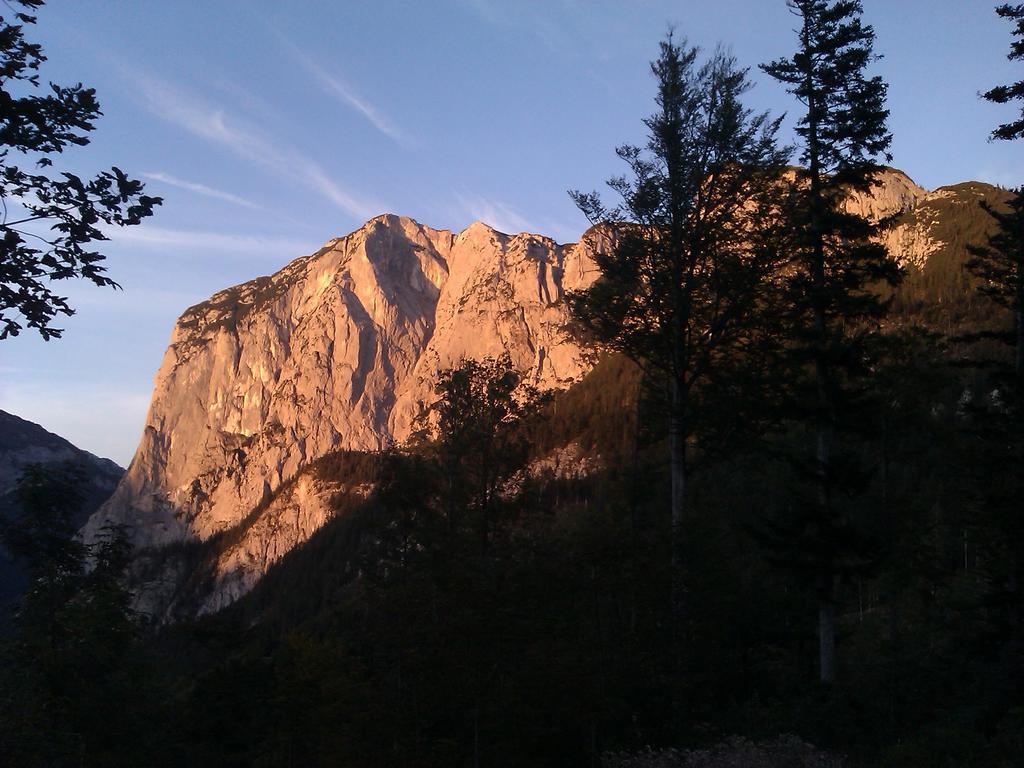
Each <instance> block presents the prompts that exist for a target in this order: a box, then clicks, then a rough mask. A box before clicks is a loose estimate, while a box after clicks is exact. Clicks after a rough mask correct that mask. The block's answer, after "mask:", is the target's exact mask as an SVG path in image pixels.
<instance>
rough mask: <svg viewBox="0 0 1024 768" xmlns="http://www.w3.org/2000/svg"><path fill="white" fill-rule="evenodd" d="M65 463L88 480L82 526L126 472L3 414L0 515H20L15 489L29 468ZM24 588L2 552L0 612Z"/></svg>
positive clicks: (0, 427)
mask: <svg viewBox="0 0 1024 768" xmlns="http://www.w3.org/2000/svg"><path fill="white" fill-rule="evenodd" d="M64 463H70V464H73V465H75V466H77V467H80V468H81V469H82V471H83V474H84V477H85V487H84V488H83V489H82V490H83V495H84V500H83V503H82V507H81V509H80V510H79V511H78V513H77V514H76V516H75V518H74V523H75V527H80V526H81V525H83V524H84V523H85V521H86V520H87V519H88V518H89V516H90V515H92V513H93V512H95V511H96V510H97V508H99V506H100V505H101V504H102V503H103V502H104V501H106V500H107V499H108V498H110V495H111V494H112V493H113V492H114V489H115V488H116V487H117V484H118V482H119V481H120V480H121V477H122V476H123V475H124V469H123V468H121V467H119V466H118V465H117V464H115V463H114V462H113V461H111V460H110V459H102V458H100V457H98V456H94V455H93V454H91V453H89V452H88V451H83V450H82V449H81V448H77V447H75V446H74V445H72V444H71V443H69V442H68V441H67V440H65V439H64V438H63V437H60V436H59V435H55V434H53V433H52V432H48V431H47V430H45V429H43V428H42V427H41V426H39V425H38V424H34V423H33V422H31V421H26V420H25V419H22V418H19V417H17V416H15V415H13V414H10V413H7V412H6V411H0V515H2V516H3V517H5V518H10V517H11V516H12V515H16V514H18V511H19V510H18V506H17V502H16V501H15V498H14V489H15V485H16V483H17V481H18V478H19V477H20V476H21V473H22V470H24V468H25V467H26V466H27V465H29V464H44V465H45V464H52V465H56V464H64ZM23 588H24V577H23V574H22V572H21V570H20V569H19V568H18V567H17V565H16V564H15V563H14V562H12V561H11V559H10V557H9V556H8V555H7V553H6V552H4V551H3V550H2V549H0V610H2V606H3V605H6V604H7V603H9V602H10V600H11V599H12V598H13V597H15V596H16V595H18V594H19V593H20V592H21V590H22V589H23Z"/></svg>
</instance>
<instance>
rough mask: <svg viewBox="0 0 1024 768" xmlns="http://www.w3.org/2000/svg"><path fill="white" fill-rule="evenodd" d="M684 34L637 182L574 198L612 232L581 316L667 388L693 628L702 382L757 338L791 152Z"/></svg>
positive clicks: (675, 514) (665, 70)
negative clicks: (694, 443)
mask: <svg viewBox="0 0 1024 768" xmlns="http://www.w3.org/2000/svg"><path fill="white" fill-rule="evenodd" d="M698 57H699V51H698V49H697V48H691V47H687V46H686V45H685V44H682V45H679V44H676V42H675V41H674V40H673V37H672V35H669V36H668V38H667V39H666V40H665V41H663V42H662V43H661V54H660V56H659V57H658V59H657V60H656V61H654V62H653V63H652V64H651V70H652V72H653V74H654V76H655V79H656V80H657V85H658V94H657V98H656V103H657V107H658V111H657V112H655V113H654V114H653V115H651V117H649V118H648V119H647V120H645V124H646V126H647V128H648V129H649V131H650V134H649V139H648V143H647V148H646V151H644V150H642V149H640V148H639V147H634V146H628V145H626V146H622V147H620V148H619V149H618V150H617V152H618V155H619V157H621V158H622V159H623V160H624V161H625V162H626V164H627V165H628V166H629V170H630V172H631V177H630V178H627V177H625V176H622V177H619V178H615V179H612V180H611V181H609V186H610V187H611V188H612V189H613V190H614V191H615V192H616V193H617V194H618V195H619V196H620V197H621V198H622V202H621V204H619V205H618V206H616V207H614V208H611V209H608V208H605V206H604V205H603V204H602V202H601V199H600V197H599V195H598V194H597V193H589V194H583V193H580V192H573V193H571V194H572V196H573V199H574V200H575V201H576V204H577V205H578V206H579V207H580V209H581V210H582V211H583V213H584V214H586V216H587V218H589V219H590V220H591V222H593V223H595V224H601V225H602V226H603V230H604V231H605V232H610V233H611V235H612V237H611V242H612V245H611V246H610V247H608V248H606V249H604V250H603V251H602V252H599V253H597V254H596V256H595V261H596V262H597V266H598V267H599V269H600V272H601V276H600V279H599V280H598V281H597V282H596V283H595V284H594V285H593V286H592V287H591V288H590V289H589V290H586V291H583V292H580V293H577V294H575V295H571V296H570V297H569V300H570V305H571V308H572V311H573V313H574V315H575V317H576V318H578V319H579V320H580V321H581V323H582V324H583V325H584V326H585V328H586V329H588V330H589V331H590V333H591V334H592V335H593V336H594V337H595V338H596V340H597V341H598V342H599V343H600V344H602V345H604V346H605V347H607V348H609V349H613V350H617V351H620V352H622V353H624V354H626V355H627V356H629V357H630V358H632V359H633V360H635V361H637V362H638V363H640V365H641V366H642V367H644V368H645V369H646V370H647V371H650V372H655V373H657V374H658V375H659V376H660V378H661V379H662V380H664V381H665V382H667V400H668V424H667V430H666V431H667V433H668V438H669V454H670V464H671V502H670V503H671V513H670V514H671V524H672V537H671V538H672V547H671V551H672V555H671V557H672V572H673V580H672V585H673V586H672V606H673V616H674V617H675V620H674V624H675V627H676V630H678V631H680V632H681V631H683V626H684V625H685V622H686V584H685V571H686V566H685V562H684V560H685V548H686V546H685V545H686V530H685V519H686V514H687V513H686V506H687V482H688V472H689V469H690V467H689V464H688V457H687V443H688V441H689V440H690V439H691V438H692V437H693V436H694V433H695V430H696V424H697V418H698V416H699V412H700V409H701V403H702V398H703V392H702V387H706V386H707V385H708V382H709V381H711V380H712V379H714V378H715V377H716V376H719V375H720V374H721V373H722V371H723V369H724V368H725V367H728V366H730V365H732V364H733V363H734V362H735V361H736V359H737V357H738V356H741V355H742V352H743V350H744V348H745V346H746V344H747V343H748V341H749V331H750V326H751V323H752V321H753V320H754V319H755V318H756V317H757V315H758V312H757V309H758V303H759V302H760V301H761V300H762V298H763V288H764V286H765V284H766V282H767V281H768V279H769V278H770V276H771V275H772V274H773V273H774V271H775V268H776V266H777V261H776V258H775V257H776V254H775V252H774V251H773V250H772V248H771V247H770V245H771V242H772V240H771V238H770V237H767V236H766V233H768V231H769V230H770V227H771V223H772V222H774V221H777V213H778V211H777V208H776V206H777V200H776V198H775V195H774V192H775V190H776V189H777V188H778V185H777V183H776V182H777V180H778V178H779V176H780V174H781V171H782V168H783V166H784V163H785V161H786V159H787V155H788V153H787V152H786V151H783V150H780V149H779V148H778V147H777V145H776V133H777V130H778V126H779V122H778V121H773V120H770V119H769V118H768V116H767V115H766V114H758V115H755V114H753V113H752V112H751V111H750V110H749V109H746V108H745V107H744V106H743V104H742V102H741V97H742V96H743V94H744V93H745V92H746V91H747V90H748V89H749V88H750V83H749V80H748V77H747V70H746V69H742V68H740V67H738V66H737V64H736V61H735V60H734V59H733V58H732V57H731V56H729V55H727V54H726V53H724V52H723V51H722V50H717V51H715V52H714V53H713V54H712V55H711V56H709V57H708V58H707V60H706V62H704V63H703V64H701V63H699V62H698Z"/></svg>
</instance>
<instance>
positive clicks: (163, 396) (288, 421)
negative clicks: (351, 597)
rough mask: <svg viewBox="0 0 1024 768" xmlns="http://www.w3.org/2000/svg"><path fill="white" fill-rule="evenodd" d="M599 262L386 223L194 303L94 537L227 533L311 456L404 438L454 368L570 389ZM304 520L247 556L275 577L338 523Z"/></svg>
mask: <svg viewBox="0 0 1024 768" xmlns="http://www.w3.org/2000/svg"><path fill="white" fill-rule="evenodd" d="M584 251H585V249H584V248H580V247H577V246H560V245H558V244H556V243H555V242H554V241H552V240H550V239H548V238H544V237H540V236H537V235H529V234H519V235H514V236H509V235H505V234H502V233H500V232H496V231H495V230H493V229H491V228H490V227H488V226H486V225H484V224H481V223H476V224H473V225H472V226H470V227H469V228H468V229H466V230H464V231H463V232H461V233H458V234H453V233H451V232H447V231H442V230H434V229H430V228H429V227H425V226H423V225H421V224H418V223H417V222H415V221H412V220H411V219H407V218H402V217H398V216H390V215H387V216H380V217H377V218H375V219H372V220H371V221H369V222H367V224H366V225H364V226H363V227H362V228H360V229H359V230H357V231H355V232H353V233H352V234H350V235H348V236H346V237H343V238H339V239H336V240H332V241H330V242H329V243H327V245H325V246H324V247H323V248H322V249H321V250H320V251H318V252H317V253H315V254H313V255H312V256H307V257H305V258H301V259H298V260H296V261H294V262H292V263H291V264H289V265H288V266H287V267H285V268H284V269H282V270H281V271H280V272H278V273H276V274H275V275H273V276H271V277H266V278H259V279H257V280H254V281H252V282H249V283H245V284H243V285H240V286H236V287H234V288H231V289H228V290H226V291H222V292H220V293H217V294H215V295H214V296H213V297H211V298H210V300H209V301H207V302H204V303H203V304H199V305H197V306H195V307H191V308H190V309H188V310H187V311H186V312H185V313H184V314H183V315H182V316H181V317H180V319H179V320H178V323H177V325H176V327H175V329H174V332H173V334H172V337H171V344H170V347H169V348H168V350H167V353H166V355H165V356H164V360H163V363H162V365H161V367H160V370H159V371H158V373H157V376H156V386H155V392H154V396H153V401H152V404H151V406H150V409H149V414H148V416H147V419H146V426H145V430H144V434H143V437H142V441H141V443H140V445H139V448H138V450H137V452H136V455H135V458H134V459H133V461H132V463H131V466H130V467H129V470H128V473H127V475H126V476H125V478H124V480H123V482H122V483H121V484H120V486H119V487H118V489H117V491H116V493H115V494H114V496H113V497H112V498H111V499H110V501H109V502H108V503H107V504H106V505H105V506H104V507H103V508H102V509H101V510H100V511H99V512H98V513H97V514H96V515H94V516H93V518H92V519H91V520H90V521H89V522H88V524H87V525H86V526H85V528H84V530H83V535H84V536H85V537H86V538H87V539H88V538H89V537H91V536H94V535H95V533H96V532H97V531H98V530H99V529H100V528H101V527H102V526H103V525H104V524H106V523H107V522H111V521H112V522H117V523H122V524H125V525H127V526H128V530H129V531H130V532H131V536H132V540H133V543H134V544H135V546H136V547H138V548H147V547H157V546H160V545H164V544H167V543H170V542H177V541H187V540H195V539H199V540H206V539H209V538H210V537H212V536H214V535H216V534H220V533H223V532H225V531H228V530H230V529H232V528H234V527H236V526H238V525H239V524H240V523H241V522H242V521H243V520H244V519H245V518H246V516H247V515H248V514H249V513H250V512H251V511H252V510H253V509H255V508H257V507H258V506H260V505H261V504H263V505H264V506H265V505H266V503H267V502H268V501H269V500H271V499H272V498H274V500H275V503H278V500H277V499H276V493H277V491H278V489H280V488H281V487H282V486H283V485H284V484H285V483H286V482H287V481H288V480H289V479H290V478H292V477H294V476H295V475H296V473H297V471H298V470H299V468H300V467H302V466H304V465H306V464H307V463H309V462H311V461H312V460H314V459H316V458H318V457H320V456H323V455H325V454H327V453H329V452H331V451H336V450H339V449H352V450H369V451H372V450H377V449H380V448H383V447H384V446H386V445H388V444H389V443H392V442H396V441H399V442H400V441H402V440H403V439H404V438H406V437H407V436H408V434H409V432H410V429H411V426H412V422H413V419H414V418H415V416H416V414H417V413H418V412H419V410H420V409H421V407H422V405H423V403H424V402H427V401H429V399H430V398H431V397H432V390H433V385H434V382H435V380H436V376H437V373H438V371H440V370H441V369H443V368H445V367H451V366H454V365H456V364H457V363H458V362H459V360H460V359H461V358H463V357H476V358H480V357H483V356H486V355H498V354H501V353H504V352H507V353H508V354H509V355H510V356H511V358H512V361H513V363H514V364H515V366H516V367H517V369H518V370H519V371H520V372H521V373H522V374H524V375H525V376H526V377H528V378H529V379H530V380H532V381H533V382H535V383H536V384H538V385H539V386H541V387H557V386H566V385H568V384H570V383H571V382H572V381H574V380H575V379H576V378H578V377H579V376H580V375H581V374H582V373H583V372H584V371H585V370H586V364H585V361H584V358H583V355H582V353H581V350H580V349H579V348H578V347H577V346H576V345H575V344H573V343H572V342H571V341H570V340H569V339H568V338H567V336H566V333H565V331H564V329H563V326H564V324H565V321H566V320H567V316H566V312H565V308H564V306H563V302H562V301H561V300H562V297H563V295H564V292H565V291H566V290H571V289H574V288H579V287H583V286H585V285H586V284H587V283H588V281H589V280H591V279H593V270H592V268H591V266H590V261H589V259H588V258H587V257H586V255H585V252H584ZM314 495H315V494H314ZM302 506H303V509H308V508H309V505H302ZM274 514H278V513H277V512H275V513H274ZM301 514H307V515H310V514H311V515H312V518H311V519H310V520H308V521H306V522H305V523H304V524H302V525H298V526H297V527H295V526H293V528H294V531H293V532H290V533H288V534H287V535H285V538H284V539H283V540H282V541H281V542H280V543H268V541H269V539H273V538H274V537H276V536H278V532H279V531H280V530H281V526H280V525H277V526H274V527H273V530H272V531H270V532H268V530H269V529H268V528H267V527H266V526H265V525H260V526H250V527H248V528H247V536H248V537H249V543H248V544H246V545H245V547H243V548H245V549H247V550H249V553H248V555H247V556H246V557H247V558H248V559H249V560H252V559H253V556H254V555H253V553H254V552H259V553H267V554H260V556H259V557H258V558H256V559H257V560H259V561H260V562H259V565H258V568H259V569H260V570H262V569H265V567H266V563H267V562H269V561H272V560H273V559H275V558H276V556H278V555H279V554H280V552H281V551H282V550H286V549H287V548H288V547H290V546H292V545H293V544H294V543H296V542H298V541H301V540H303V539H304V538H306V537H308V536H309V534H310V533H311V532H312V531H313V530H315V529H316V527H318V525H319V524H322V522H323V517H324V516H325V515H326V514H327V512H326V511H323V510H322V511H321V512H318V513H313V512H302V513H301ZM313 518H315V519H313ZM253 537H255V539H254V538H253Z"/></svg>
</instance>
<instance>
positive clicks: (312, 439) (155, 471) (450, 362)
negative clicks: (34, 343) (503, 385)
mask: <svg viewBox="0 0 1024 768" xmlns="http://www.w3.org/2000/svg"><path fill="white" fill-rule="evenodd" d="M967 184H968V185H971V184H974V185H976V187H977V188H978V189H982V188H983V189H982V193H983V196H984V195H986V194H987V195H990V196H995V195H997V193H998V190H997V189H996V188H994V187H989V186H988V185H981V184H980V183H976V182H970V183H967ZM953 186H959V185H953ZM951 194H955V193H951V192H949V191H948V189H947V188H940V189H939V190H935V191H933V192H929V191H927V190H924V189H923V188H921V187H919V186H917V185H916V184H914V182H913V181H912V180H911V179H910V178H909V176H907V175H906V174H904V173H903V172H900V171H895V170H890V171H885V172H884V173H883V174H882V175H881V176H880V184H879V185H878V186H876V188H875V189H874V190H873V191H872V193H871V194H870V195H864V194H860V193H858V195H854V196H852V199H851V203H850V204H851V206H852V207H854V208H855V209H857V210H858V211H860V212H861V213H863V214H865V215H868V216H871V217H873V218H876V219H882V218H887V217H896V219H897V220H896V224H895V226H894V227H892V228H891V229H889V230H888V231H887V232H886V233H885V235H884V236H883V239H884V241H885V242H886V243H887V244H888V245H890V247H891V248H893V249H894V250H898V252H899V254H900V256H901V260H902V261H903V263H904V264H906V265H907V266H908V268H910V269H912V270H922V269H924V267H925V266H926V265H927V262H928V258H929V255H930V254H931V253H933V252H935V242H934V240H933V239H931V238H930V235H929V232H930V231H931V228H932V227H933V226H934V222H932V221H931V219H921V218H920V217H915V212H920V211H922V210H925V212H926V213H927V206H928V205H929V204H931V203H933V202H935V201H939V202H941V201H944V200H947V198H949V197H950V195H951ZM952 226H953V228H954V229H955V227H956V226H957V225H956V223H955V222H954V224H953V225H952ZM609 245H610V243H609V241H608V240H607V234H606V233H605V231H604V230H602V229H600V228H591V229H590V230H588V232H587V233H584V236H583V237H582V238H581V240H580V242H579V243H569V244H558V243H556V242H555V241H554V240H552V239H551V238H547V237H544V236H542V235H537V234H531V233H518V234H512V235H509V234H505V233H502V232H499V231H497V230H495V229H494V228H492V227H490V226H488V225H486V224H484V223H482V222H474V223H473V224H471V225H470V226H468V227H467V228H465V229H464V230H462V231H461V232H458V233H453V232H451V231H450V230H443V229H433V228H431V227H428V226H425V225H423V224H420V223H419V222H416V221H415V220H413V219H410V218H407V217H402V216H397V215H395V214H382V215H379V216H376V217H374V218H372V219H370V220H369V221H368V222H366V224H364V225H363V226H362V227H360V228H358V229H356V230H354V231H353V232H351V233H350V234H348V235H346V236H344V237H338V238H333V239H331V240H329V241H328V242H327V243H326V244H325V245H324V246H323V247H322V248H320V249H319V250H318V251H316V252H315V253H313V254H310V255H308V256H303V257H300V258H298V259H296V260H294V261H292V262H290V263H289V264H288V265H286V266H285V267H284V268H282V269H281V270H279V271H278V272H276V273H274V274H273V275H270V276H265V277H260V278H256V279H254V280H251V281H248V282H245V283H241V284H239V285H236V286H233V287H230V288H228V289H225V290H223V291H218V292H217V293H215V294H214V295H213V296H211V298H210V299H209V300H207V301H206V302H200V303H199V304H196V305H193V306H192V307H190V308H188V309H187V310H186V311H185V312H184V313H182V315H181V317H180V318H179V320H178V322H177V324H176V325H175V328H174V331H173V333H172V337H171V343H170V345H169V347H168V350H167V352H166V354H165V357H164V361H163V363H162V365H161V367H160V370H159V371H158V373H157V376H156V382H155V388H154V397H153V402H152V404H151V406H150V410H149V413H148V414H147V419H146V427H145V430H144V434H143V438H142V441H141V443H140V446H139V449H138V451H137V453H136V455H135V458H134V459H133V460H132V463H131V466H130V467H129V470H128V473H127V474H126V476H125V477H124V479H123V480H122V482H121V483H120V485H119V486H118V488H117V490H116V491H115V493H114V495H113V496H112V498H111V499H110V500H109V501H108V502H107V504H105V505H104V506H103V507H102V508H101V509H100V510H99V511H98V512H97V513H96V514H95V515H94V516H93V518H91V519H90V521H89V522H88V523H87V525H86V526H85V528H84V529H83V535H84V536H85V537H86V539H89V538H90V537H93V536H95V535H96V533H97V532H98V531H99V530H100V528H102V526H103V525H105V524H106V523H108V522H116V523H119V524H122V525H126V526H127V527H128V530H129V532H130V535H131V538H132V541H133V544H134V545H135V547H136V548H137V549H139V550H142V551H152V550H158V549H159V548H161V547H163V546H165V545H168V544H171V543H175V542H179V543H182V542H190V541H206V540H209V539H211V538H212V537H214V536H217V535H219V534H223V533H225V532H228V531H231V530H232V529H234V528H236V527H237V526H239V524H240V523H241V522H242V521H243V520H245V519H247V517H248V516H249V515H250V513H251V512H252V511H253V510H256V509H263V510H264V512H265V513H266V515H265V517H264V518H263V520H262V522H261V523H259V524H255V525H251V526H248V527H247V529H246V531H247V533H246V535H244V536H243V537H242V539H241V540H240V542H238V543H237V545H236V546H235V547H234V550H233V554H232V556H231V557H230V558H229V559H228V560H225V561H224V563H223V564H222V566H218V568H219V570H218V576H217V579H218V580H219V581H218V583H219V584H220V585H221V586H219V587H215V588H214V591H213V593H212V594H211V595H210V596H209V597H208V599H206V600H205V601H204V602H203V603H202V609H203V610H214V609H216V608H219V607H222V606H223V605H226V604H228V603H230V602H231V601H232V600H233V599H235V598H236V597H238V596H239V595H240V594H243V593H244V592H245V591H246V590H248V589H249V588H251V586H252V585H253V584H254V583H255V581H256V580H258V578H259V576H260V575H261V574H262V573H263V572H265V570H266V569H267V568H268V567H269V565H270V564H272V563H273V562H274V561H276V559H279V558H280V556H281V555H282V554H283V553H284V552H286V551H288V549H290V548H292V547H294V546H297V545H298V544H300V543H302V541H304V540H306V539H307V538H308V537H309V536H310V535H311V534H312V533H313V532H314V531H315V530H316V529H317V528H318V527H320V526H321V525H322V524H323V523H324V522H325V521H326V520H327V519H329V518H330V517H331V516H332V515H333V512H332V510H331V509H330V504H329V503H327V499H328V497H329V495H330V494H331V493H336V492H338V490H339V489H338V488H336V487H332V488H329V489H328V488H326V487H318V486H317V485H316V483H308V482H307V483H306V484H305V485H301V487H298V488H296V489H293V491H294V493H293V496H294V494H298V495H299V496H300V497H301V499H302V501H301V503H295V504H293V503H291V501H290V500H287V499H286V500H282V498H281V497H280V495H279V493H278V492H279V490H280V489H282V488H284V487H285V485H286V484H287V483H288V482H289V481H290V480H291V479H293V478H296V477H298V475H299V473H300V470H301V469H302V467H304V466H307V465H309V464H310V463H311V462H314V461H316V460H317V459H319V458H321V457H323V456H325V455H327V454H329V453H332V452H335V451H339V450H348V451H376V450H380V449H381V448H384V447H387V446H388V445H390V444H393V443H400V442H402V441H403V440H404V439H405V438H406V437H407V436H408V435H409V433H410V431H411V428H412V423H413V420H414V419H415V417H416V415H417V413H419V412H420V410H421V409H422V407H423V406H424V404H425V403H427V402H429V400H430V399H431V397H432V395H433V385H434V383H435V382H436V380H437V375H438V373H439V372H440V371H441V370H443V369H444V368H446V367H451V366H454V365H457V364H458V362H459V361H460V360H461V359H462V358H478V359H479V358H481V357H484V356H487V355H500V354H508V355H509V356H510V358H511V360H512V364H513V366H514V367H515V368H516V370H517V371H518V372H519V373H520V375H522V376H523V377H524V378H526V379H527V380H529V381H530V382H531V383H534V384H536V385H537V386H539V387H540V388H542V389H564V388H566V387H569V386H571V385H572V384H573V383H574V382H576V381H578V380H579V379H580V378H581V377H582V376H583V375H584V374H585V373H586V372H587V371H588V370H589V369H590V356H589V352H588V350H585V349H583V348H581V347H580V346H579V345H578V344H577V343H576V342H575V341H573V340H572V339H571V338H570V337H569V335H568V333H567V331H566V326H567V323H568V321H569V316H568V313H567V309H566V305H565V302H564V301H563V298H564V296H565V294H566V293H567V292H568V291H571V290H577V289H581V288H585V287H586V286H587V285H589V284H590V282H592V281H593V280H594V279H595V278H596V276H597V271H596V267H595V265H594V262H593V260H592V255H593V253H594V252H595V251H596V250H601V249H606V248H607V247H609ZM958 247H959V246H958ZM303 482H306V481H303ZM347 490H348V491H352V489H351V488H350V489H347ZM290 498H291V497H290ZM275 504H276V506H275ZM157 581H158V582H160V583H163V579H162V578H161V579H157ZM172 581H173V579H172ZM218 590H220V591H218ZM141 591H142V592H143V593H147V592H148V593H149V594H150V595H151V597H152V598H153V599H151V600H149V601H148V603H149V606H150V607H151V608H152V609H153V610H154V611H155V612H157V613H162V612H163V611H165V610H166V609H167V606H168V604H169V602H168V601H169V597H168V595H167V594H166V593H167V589H166V588H165V587H163V586H160V587H158V588H156V589H150V588H148V587H145V586H143V587H142V589H141Z"/></svg>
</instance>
